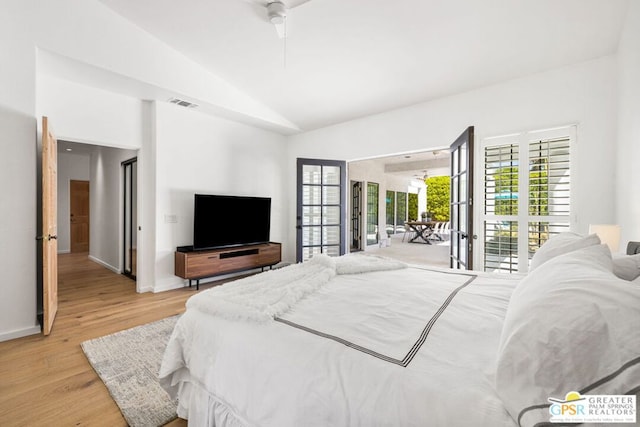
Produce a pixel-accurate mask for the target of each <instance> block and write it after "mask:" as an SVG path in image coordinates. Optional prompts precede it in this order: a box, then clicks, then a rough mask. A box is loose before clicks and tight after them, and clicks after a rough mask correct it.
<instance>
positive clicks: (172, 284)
mask: <svg viewBox="0 0 640 427" xmlns="http://www.w3.org/2000/svg"><path fill="white" fill-rule="evenodd" d="M184 286H185V285H184V282H183V281H179V282H174V281H171V282H169V283H165V284H162V285H156V286H154V287H153V289H150V291H151V292H153V293H154V294H157V293H158V292H165V291H172V290H174V289H180V288H184ZM141 292H143V291H141Z"/></svg>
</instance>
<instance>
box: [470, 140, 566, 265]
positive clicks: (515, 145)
mask: <svg viewBox="0 0 640 427" xmlns="http://www.w3.org/2000/svg"><path fill="white" fill-rule="evenodd" d="M574 135H575V128H574V127H567V128H560V129H553V130H547V131H538V132H526V133H521V134H515V135H507V136H503V137H497V138H487V139H486V140H484V141H483V144H482V148H481V149H482V154H483V156H484V180H483V181H484V198H483V202H484V209H483V210H484V212H483V234H484V235H483V240H482V242H483V264H484V270H485V271H500V272H509V273H511V272H526V271H528V267H529V260H530V259H531V258H532V257H533V254H534V253H535V252H536V251H537V250H538V248H539V247H540V246H541V245H542V244H543V243H544V242H546V241H547V240H548V239H549V237H551V236H552V235H554V234H557V233H560V232H562V231H568V230H569V227H570V213H571V153H570V148H571V143H572V141H573V140H575V136H574ZM523 165H525V166H526V167H522V166H523Z"/></svg>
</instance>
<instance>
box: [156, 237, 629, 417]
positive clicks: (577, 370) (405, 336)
mask: <svg viewBox="0 0 640 427" xmlns="http://www.w3.org/2000/svg"><path fill="white" fill-rule="evenodd" d="M531 269H532V271H531V272H530V273H529V274H528V275H527V276H519V275H500V274H488V273H480V272H464V271H454V270H445V269H436V268H426V267H424V266H423V267H420V266H411V265H405V264H402V263H399V262H397V261H393V260H389V259H384V258H380V257H373V256H367V255H347V256H343V257H339V258H329V257H326V256H316V257H314V258H313V259H312V260H310V261H308V262H305V263H303V264H296V265H292V266H289V267H285V268H282V269H278V270H273V271H269V272H265V273H261V274H259V275H256V276H252V277H250V278H246V279H241V280H238V281H235V282H230V283H228V284H225V285H222V286H218V287H215V288H212V289H209V290H207V291H204V292H201V293H199V294H197V295H195V296H194V297H192V298H190V299H189V301H188V302H187V310H186V312H185V314H184V315H182V316H181V318H180V319H179V321H178V323H177V324H176V327H175V329H174V332H173V334H172V336H171V339H170V341H169V344H168V346H167V350H166V352H165V354H164V358H163V362H162V366H161V370H160V377H161V382H162V384H163V386H164V387H165V388H166V389H167V390H168V391H169V393H170V394H172V395H173V396H177V397H178V400H179V405H178V415H179V416H180V417H182V418H186V419H188V420H189V424H190V425H194V426H218V427H223V426H234V427H240V426H242V427H249V426H265V427H266V426H278V427H284V426H323V427H324V426H471V425H473V426H540V425H545V424H547V423H549V421H550V417H551V415H550V411H551V409H552V406H553V402H552V401H549V398H556V399H564V398H565V396H566V395H567V393H569V392H578V393H581V394H582V395H585V394H589V395H629V396H634V395H636V394H638V393H639V391H640V278H638V277H637V276H638V275H640V255H629V256H624V257H618V258H614V259H612V257H611V254H610V252H609V249H608V248H607V246H606V245H600V244H599V239H598V238H597V236H595V235H592V236H581V235H578V234H574V233H563V234H561V235H558V236H556V237H554V238H552V239H550V240H549V241H548V242H547V243H546V244H545V245H543V246H542V247H541V248H540V249H539V251H538V252H537V253H536V255H535V256H534V259H533V260H532V263H531ZM629 416H631V415H629ZM633 416H634V417H635V414H633ZM634 421H635V418H634ZM555 425H557V424H555Z"/></svg>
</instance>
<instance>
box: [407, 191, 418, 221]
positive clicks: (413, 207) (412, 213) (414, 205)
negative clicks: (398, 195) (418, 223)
mask: <svg viewBox="0 0 640 427" xmlns="http://www.w3.org/2000/svg"><path fill="white" fill-rule="evenodd" d="M408 217H409V221H415V220H417V219H418V195H417V194H415V193H409V215H408Z"/></svg>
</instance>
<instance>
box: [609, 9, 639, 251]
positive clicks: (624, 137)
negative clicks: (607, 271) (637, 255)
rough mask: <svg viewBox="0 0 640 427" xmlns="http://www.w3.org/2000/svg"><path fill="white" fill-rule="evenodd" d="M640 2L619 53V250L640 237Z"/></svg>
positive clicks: (632, 12) (630, 17)
mask: <svg viewBox="0 0 640 427" xmlns="http://www.w3.org/2000/svg"><path fill="white" fill-rule="evenodd" d="M639 167H640V2H637V1H632V2H630V3H629V11H628V13H627V20H626V23H625V26H624V31H623V33H622V37H621V39H620V46H619V54H618V167H617V170H616V172H617V181H616V186H615V187H614V188H615V191H614V192H615V193H616V195H617V198H616V202H617V203H616V222H617V223H618V224H620V225H621V226H622V238H621V240H620V241H621V243H622V244H621V247H620V250H621V251H624V250H625V246H624V245H625V244H626V242H628V241H629V240H635V241H638V240H640V178H639V177H640V174H639V173H638V169H639Z"/></svg>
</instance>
